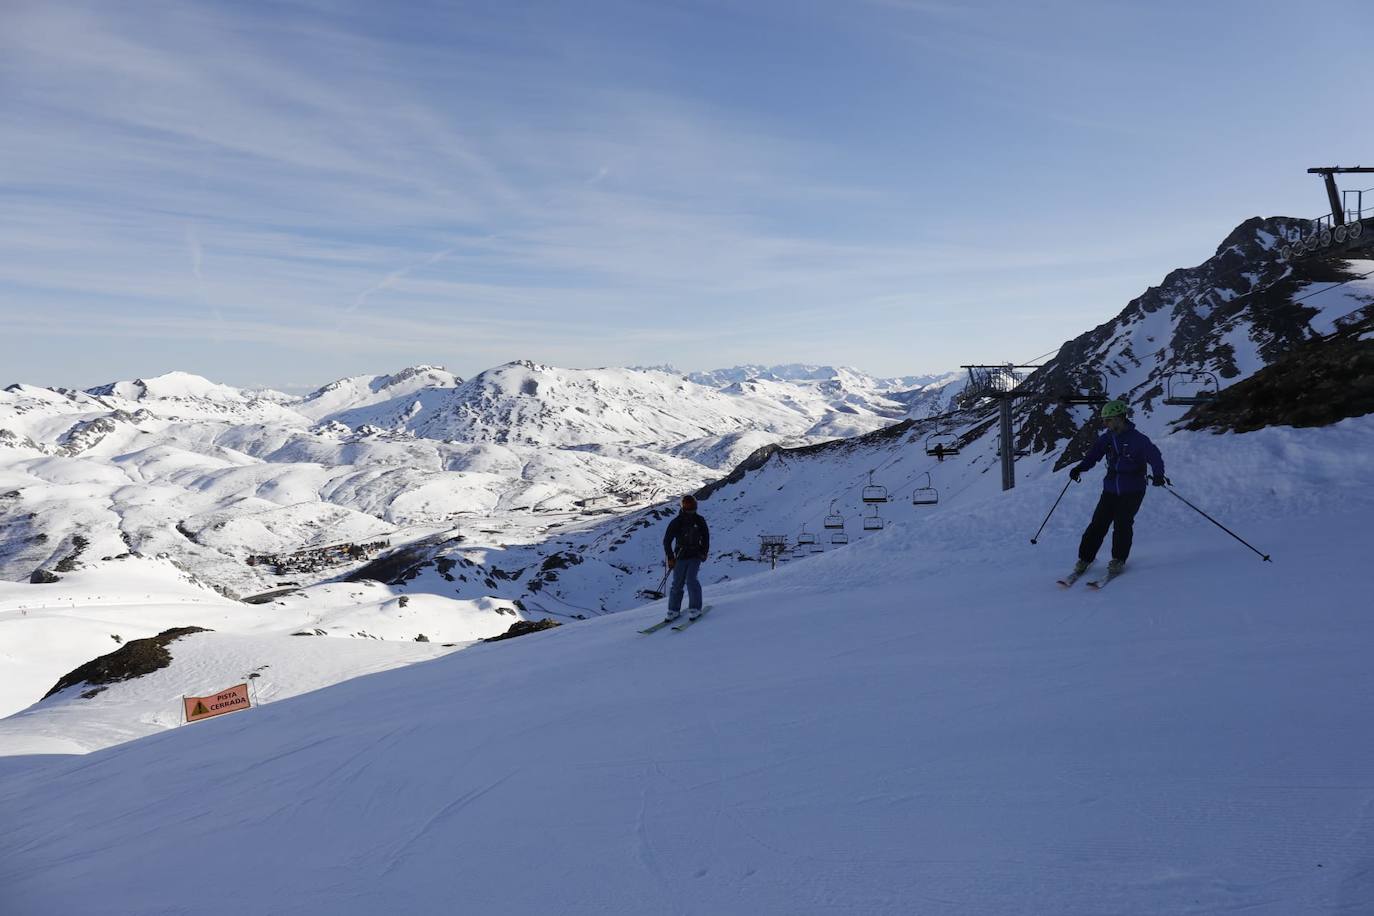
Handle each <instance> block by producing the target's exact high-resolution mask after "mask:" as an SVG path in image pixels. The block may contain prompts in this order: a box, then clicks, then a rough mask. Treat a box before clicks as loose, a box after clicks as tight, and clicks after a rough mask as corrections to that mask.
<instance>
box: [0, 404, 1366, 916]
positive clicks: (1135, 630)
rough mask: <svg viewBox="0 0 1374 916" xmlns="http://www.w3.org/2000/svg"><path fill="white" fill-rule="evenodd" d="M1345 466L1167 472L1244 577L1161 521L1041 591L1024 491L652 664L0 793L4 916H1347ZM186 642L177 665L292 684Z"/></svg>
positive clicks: (622, 620)
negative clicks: (223, 866) (378, 915)
mask: <svg viewBox="0 0 1374 916" xmlns="http://www.w3.org/2000/svg"><path fill="white" fill-rule="evenodd" d="M1371 447H1374V424H1371V422H1370V421H1369V419H1367V418H1365V419H1359V420H1348V421H1345V422H1343V423H1341V424H1339V425H1337V426H1335V427H1331V428H1325V429H1314V430H1286V429H1270V430H1263V431H1260V432H1256V433H1250V434H1246V435H1243V436H1236V435H1224V436H1213V435H1210V434H1206V433H1187V434H1179V435H1176V436H1172V437H1169V441H1168V443H1167V446H1166V457H1167V458H1168V460H1169V461H1170V465H1171V473H1172V474H1173V476H1174V477H1175V479H1176V481H1177V485H1178V487H1179V488H1180V490H1182V491H1183V492H1186V493H1187V494H1189V495H1191V496H1196V497H1197V498H1199V499H1200V500H1202V501H1203V504H1204V505H1205V507H1206V508H1207V509H1208V510H1210V511H1211V512H1213V513H1215V514H1216V515H1217V516H1218V517H1219V518H1222V519H1224V520H1225V521H1226V522H1227V523H1228V524H1229V525H1231V526H1233V527H1234V529H1235V530H1237V531H1239V532H1241V533H1242V534H1244V535H1245V536H1246V537H1247V538H1250V539H1251V540H1252V541H1254V542H1255V543H1257V544H1260V545H1262V546H1263V548H1264V549H1265V551H1266V552H1269V553H1272V555H1273V556H1274V561H1275V562H1274V563H1273V564H1265V563H1261V562H1260V561H1259V559H1258V558H1257V557H1256V556H1255V555H1254V554H1251V553H1249V552H1248V551H1246V550H1245V549H1244V548H1243V547H1241V546H1239V545H1238V544H1236V542H1235V541H1233V540H1231V539H1230V538H1229V537H1227V536H1226V535H1225V534H1223V533H1222V532H1220V531H1218V530H1217V529H1216V528H1214V527H1212V526H1211V525H1210V524H1209V523H1208V522H1206V521H1205V520H1203V519H1201V518H1200V517H1199V516H1197V515H1196V514H1194V513H1193V512H1192V510H1190V509H1188V508H1187V507H1186V506H1183V505H1182V504H1181V503H1180V502H1178V501H1177V500H1175V499H1173V498H1172V497H1170V496H1168V494H1167V493H1164V492H1162V491H1154V492H1152V493H1151V494H1150V496H1149V497H1148V498H1147V501H1146V504H1145V508H1144V509H1143V511H1142V514H1141V517H1140V520H1139V522H1138V524H1137V532H1138V534H1137V546H1136V551H1135V552H1134V554H1133V558H1132V563H1131V569H1130V571H1129V572H1128V574H1127V575H1126V576H1124V577H1123V578H1121V579H1119V580H1118V581H1117V582H1114V583H1113V584H1112V586H1111V587H1110V588H1109V589H1108V590H1107V591H1104V592H1102V593H1099V594H1094V593H1091V592H1088V591H1084V590H1082V589H1081V588H1080V589H1078V590H1075V591H1070V592H1061V591H1060V590H1058V589H1056V588H1055V587H1054V586H1053V577H1054V575H1055V574H1057V573H1059V572H1062V571H1063V569H1064V568H1065V567H1066V565H1067V564H1068V563H1069V562H1071V559H1072V556H1073V553H1074V550H1075V546H1076V541H1077V534H1078V530H1079V527H1080V526H1081V524H1082V522H1083V520H1084V519H1085V518H1086V515H1087V513H1088V512H1089V511H1090V508H1091V503H1092V500H1093V499H1094V498H1095V493H1094V490H1095V487H1094V486H1090V485H1087V484H1085V485H1080V486H1078V487H1073V488H1070V491H1069V493H1068V494H1067V495H1066V497H1065V500H1064V503H1063V504H1062V505H1061V506H1060V508H1059V510H1058V513H1057V515H1056V517H1055V518H1054V519H1053V520H1052V521H1051V524H1050V525H1049V526H1048V528H1047V529H1046V532H1045V533H1044V534H1043V535H1042V536H1041V538H1040V544H1039V546H1037V547H1033V546H1031V545H1030V544H1029V543H1028V542H1027V541H1028V537H1029V534H1030V533H1031V532H1033V531H1034V530H1035V527H1036V525H1037V524H1038V523H1039V521H1040V519H1041V518H1042V517H1043V515H1044V512H1045V511H1046V509H1047V507H1048V506H1049V505H1050V504H1051V503H1052V502H1053V500H1054V497H1055V495H1056V494H1057V492H1058V489H1059V485H1060V481H1061V479H1062V475H1055V474H1051V473H1050V472H1049V468H1048V466H1040V468H1039V469H1038V470H1035V469H1028V473H1027V474H1026V476H1025V478H1024V479H1023V481H1022V484H1021V485H1020V486H1019V487H1018V488H1017V489H1016V490H1015V491H1012V492H1010V493H1006V494H1002V493H998V492H995V491H993V492H987V493H979V494H978V495H970V494H973V493H974V492H975V491H976V489H977V488H974V489H973V490H970V491H969V493H968V494H965V495H964V496H963V497H954V498H951V499H950V500H949V503H950V505H949V506H947V507H946V506H945V504H944V503H942V504H941V507H943V508H945V509H946V511H942V512H939V513H938V514H931V515H925V516H918V515H916V514H915V513H914V511H912V510H911V507H907V509H908V511H907V512H906V513H904V514H902V515H901V516H900V521H898V522H897V523H896V524H893V525H890V526H889V527H888V529H887V530H885V531H883V532H881V533H878V534H876V535H873V536H871V537H870V539H868V540H866V541H862V542H859V543H855V544H852V545H850V546H849V547H848V548H846V549H843V550H836V551H833V552H830V553H828V554H826V555H823V556H820V557H817V558H815V559H812V560H811V561H809V562H806V563H800V564H797V563H794V564H790V565H788V566H785V567H783V568H780V569H779V570H778V571H776V572H772V573H768V572H763V573H760V574H758V575H754V576H750V577H745V578H741V579H737V580H733V581H731V582H728V583H718V584H714V585H713V586H711V589H710V593H709V600H710V601H711V603H712V605H713V611H712V612H711V614H710V615H708V617H707V618H706V619H705V620H704V621H703V622H701V623H700V624H698V625H697V626H696V627H694V628H692V629H690V630H688V631H686V632H685V633H681V634H677V633H673V632H671V631H663V632H661V633H659V634H655V635H654V636H651V637H641V636H638V635H637V634H636V633H635V630H636V629H637V628H638V627H641V626H643V625H644V624H645V623H647V622H649V621H650V620H653V619H655V618H656V616H657V614H658V609H657V608H645V609H643V610H641V611H635V612H631V613H627V614H621V615H614V616H611V617H606V618H600V619H595V620H590V621H586V622H582V623H576V624H572V625H568V626H564V627H562V628H560V629H558V630H554V631H552V632H548V633H542V634H538V635H534V636H529V637H524V638H522V639H519V640H514V641H511V642H506V643H500V644H493V645H490V646H486V645H483V646H479V647H476V648H474V649H469V650H466V651H462V652H457V653H454V654H450V655H446V656H444V657H442V658H439V659H435V660H433V661H430V662H427V663H422V664H417V665H411V666H409V667H406V668H403V669H400V670H395V671H386V672H382V673H379V674H374V675H371V676H369V677H363V678H358V679H355V680H352V681H349V682H348V683H346V684H342V685H339V686H336V687H332V688H329V689H327V690H321V691H317V692H314V693H310V694H306V695H301V696H294V697H290V698H285V697H284V696H283V697H281V698H279V699H276V700H275V701H273V700H272V699H271V698H264V699H265V700H266V701H265V702H264V704H263V705H262V706H261V707H260V708H258V709H255V710H250V711H247V712H243V713H238V714H235V715H232V716H226V717H223V718H220V719H215V720H211V721H209V722H204V723H197V724H194V725H189V726H185V727H183V728H179V729H176V730H174V731H171V732H169V733H166V734H162V735H157V736H153V737H150V738H145V739H143V740H140V741H135V742H133V743H129V744H125V745H122V746H120V747H119V748H115V749H110V750H108V751H101V752H96V753H94V754H90V755H86V756H83V757H80V758H77V759H72V760H70V761H65V760H62V759H59V758H19V759H13V760H11V761H10V762H9V763H8V764H6V766H5V779H3V780H0V819H3V821H4V822H5V823H6V824H7V829H6V831H4V832H3V834H0V886H3V887H4V888H5V889H6V894H7V896H6V903H7V912H12V913H14V914H15V916H27V914H39V913H42V914H47V913H52V912H95V911H98V912H103V913H110V914H121V913H129V914H133V913H147V912H159V911H165V912H178V911H187V912H197V913H204V914H218V913H225V914H228V913H234V914H237V913H242V912H247V911H260V912H286V911H289V912H296V913H304V914H309V913H330V914H349V913H374V912H378V911H379V910H387V911H392V910H403V911H407V912H435V911H447V910H449V909H452V908H454V907H460V908H462V909H465V910H469V909H470V910H471V911H473V912H509V913H544V912H588V913H590V912H596V913H602V914H612V916H614V914H635V916H638V914H643V913H659V912H707V913H735V912H750V913H760V914H795V913H818V912H831V911H839V912H845V913H852V914H859V916H863V914H898V913H901V914H906V913H922V912H938V913H957V914H1003V913H1011V912H1026V911H1027V907H1028V906H1030V907H1031V910H1032V911H1036V912H1053V913H1056V914H1068V916H1073V914H1079V916H1089V914H1101V913H1112V914H1123V916H1125V914H1142V916H1144V914H1151V916H1152V914H1157V913H1180V914H1183V913H1208V912H1223V911H1225V912H1231V911H1245V912H1250V913H1258V914H1266V916H1288V914H1301V913H1335V912H1360V911H1361V910H1362V908H1363V907H1365V905H1366V904H1367V902H1368V901H1369V900H1371V899H1374V881H1372V880H1371V875H1372V874H1374V872H1371V870H1370V867H1369V865H1370V858H1369V857H1370V849H1371V848H1374V847H1371V843H1374V813H1372V812H1374V790H1371V789H1370V788H1369V786H1368V778H1367V774H1368V773H1369V772H1371V770H1374V737H1371V734H1370V732H1369V730H1368V729H1367V728H1364V727H1363V725H1362V723H1363V717H1364V700H1365V698H1366V697H1368V696H1369V695H1370V694H1371V692H1372V691H1374V670H1371V668H1370V666H1369V665H1368V664H1367V658H1366V655H1367V652H1366V648H1365V647H1366V646H1367V645H1368V644H1369V642H1370V640H1371V638H1374V619H1372V618H1370V617H1369V615H1368V614H1367V613H1365V612H1364V605H1365V603H1366V602H1365V601H1364V600H1363V598H1364V594H1363V592H1364V585H1363V582H1362V581H1361V580H1360V579H1359V578H1358V577H1354V576H1351V575H1349V570H1350V569H1352V568H1359V565H1360V563H1361V562H1362V559H1363V556H1362V555H1363V552H1364V544H1365V541H1366V539H1365V538H1364V537H1363V536H1362V532H1363V531H1364V529H1365V527H1366V520H1367V517H1368V514H1369V512H1370V511H1371V509H1374V504H1372V503H1371V499H1374V498H1372V497H1371V496H1370V494H1369V493H1368V491H1365V490H1361V489H1358V488H1355V489H1351V488H1348V487H1344V486H1341V482H1342V481H1346V480H1348V479H1349V477H1350V475H1351V473H1352V471H1353V466H1352V462H1355V461H1358V460H1359V459H1358V457H1357V456H1360V455H1364V454H1368V453H1369V450H1370V449H1371ZM725 493H726V491H725V490H721V491H718V492H717V494H716V495H715V496H714V497H713V500H714V499H719V498H721V497H723V496H724V495H725ZM894 517H895V516H894ZM1294 608H1301V609H1302V613H1300V614H1299V613H1294ZM300 642H301V643H302V653H304V652H305V651H306V650H307V649H312V650H313V648H314V647H313V646H306V645H305V644H306V643H308V642H309V641H308V640H300ZM211 643H212V641H211V640H210V639H209V638H208V637H205V636H201V637H193V638H187V639H185V640H183V641H180V642H178V643H174V644H173V647H172V648H173V650H174V651H175V653H176V655H177V657H178V659H181V660H184V661H185V662H186V663H187V664H190V665H196V666H199V665H206V664H210V663H211V662H210V660H211V658H212V657H213V656H214V655H215V654H216V653H218V654H219V657H220V658H221V659H222V670H223V671H226V672H227V671H231V670H232V671H234V672H235V673H236V676H237V675H240V674H242V673H243V672H244V671H245V670H252V669H256V668H257V667H259V666H260V665H261V664H262V662H263V660H265V659H269V658H270V659H271V661H270V664H271V666H272V668H275V667H276V666H278V665H282V666H285V667H289V666H291V665H299V666H301V667H302V668H304V667H308V666H309V665H310V664H311V661H310V659H309V658H308V657H307V656H305V655H304V654H302V655H301V656H299V657H287V656H270V655H269V654H267V649H266V647H263V648H259V647H257V646H255V645H254V644H253V643H252V640H248V639H242V640H238V641H233V642H225V643H224V644H223V645H221V646H220V647H219V648H217V649H216V648H214V647H213V646H212V644H211ZM174 667H175V664H174ZM269 670H270V669H269ZM215 673H216V674H219V673H221V672H220V671H219V670H217V671H216V672H215ZM216 686H224V685H221V684H217V685H216ZM182 689H184V688H183V687H182V686H181V684H180V683H171V682H165V683H164V682H153V681H149V682H148V683H147V684H140V683H139V682H131V683H130V684H129V685H127V691H128V693H127V694H125V696H126V697H132V696H133V695H134V693H135V692H138V693H141V694H142V695H143V696H144V697H147V698H156V697H160V698H161V700H162V701H163V702H164V704H165V705H168V706H171V708H173V709H175V705H174V704H175V702H176V700H177V696H176V693H177V692H178V691H180V690H182ZM117 691H119V688H118V687H117V686H116V687H111V688H110V689H109V690H107V691H106V692H105V693H104V694H101V695H100V696H101V697H108V702H109V705H108V706H107V707H103V712H107V713H108V714H109V715H111V716H112V717H114V716H116V715H125V713H118V712H117V710H118V709H120V708H121V702H122V701H121V700H120V693H119V692H117ZM97 699H99V698H97ZM47 704H50V706H51V708H52V710H53V711H54V714H55V713H56V712H57V711H58V710H61V709H64V708H69V707H70V706H71V705H73V704H74V701H73V700H71V699H70V698H69V697H65V696H59V697H54V698H53V699H52V700H49V701H47ZM41 708H42V707H41V706H40V709H41ZM91 708H92V709H97V708H98V707H91ZM37 713H38V710H35V711H34V713H33V715H35V716H36V715H37ZM97 719H98V715H96V714H92V715H91V716H90V717H89V718H88V720H87V722H88V723H92V722H95V721H96V720H97ZM50 721H52V720H50ZM436 762H439V763H437V764H436ZM73 824H79V825H82V826H81V828H80V829H70V825H73ZM226 848H228V849H233V850H235V853H234V859H233V865H234V868H233V870H232V873H231V872H229V871H226V870H210V869H205V868H200V869H179V868H170V867H168V863H174V862H185V861H192V862H205V861H209V860H210V859H211V858H212V857H214V856H216V855H219V854H221V853H222V851H223V850H224V849H226ZM247 875H251V880H247V879H245V876H247Z"/></svg>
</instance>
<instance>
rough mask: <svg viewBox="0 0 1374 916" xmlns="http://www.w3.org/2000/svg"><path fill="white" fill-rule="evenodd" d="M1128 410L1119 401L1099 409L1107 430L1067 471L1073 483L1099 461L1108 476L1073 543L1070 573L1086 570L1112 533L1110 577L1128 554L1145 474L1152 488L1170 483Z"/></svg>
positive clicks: (1161, 461)
mask: <svg viewBox="0 0 1374 916" xmlns="http://www.w3.org/2000/svg"><path fill="white" fill-rule="evenodd" d="M1129 412H1130V409H1129V408H1128V407H1127V406H1126V403H1125V402H1124V401H1108V402H1107V403H1106V404H1103V405H1102V414H1101V416H1102V422H1103V424H1104V425H1106V427H1107V431H1106V432H1104V433H1103V434H1102V435H1100V436H1098V437H1097V441H1096V442H1094V443H1093V447H1092V448H1090V449H1089V450H1088V454H1086V455H1084V456H1083V460H1082V461H1080V462H1078V464H1077V465H1075V466H1074V467H1073V468H1072V469H1071V470H1070V471H1069V476H1070V477H1072V478H1073V479H1074V480H1075V481H1077V480H1078V479H1079V478H1080V477H1081V476H1082V474H1083V473H1084V472H1085V471H1087V470H1089V469H1090V468H1091V467H1092V466H1093V465H1095V464H1097V462H1098V461H1100V460H1101V459H1102V458H1103V457H1106V459H1107V475H1106V476H1105V477H1104V478H1103V479H1102V497H1101V498H1100V499H1099V500H1098V501H1097V509H1096V510H1095V511H1094V512H1093V518H1092V521H1091V522H1089V523H1088V527H1087V529H1086V530H1085V531H1084V532H1083V539H1082V540H1081V541H1080V542H1079V544H1078V562H1077V563H1076V564H1075V565H1074V569H1073V571H1074V574H1075V575H1079V574H1081V573H1082V572H1083V571H1084V570H1086V569H1087V568H1088V567H1089V566H1090V565H1091V564H1092V561H1093V560H1094V558H1096V557H1097V551H1098V548H1100V547H1101V546H1102V540H1103V539H1104V538H1105V537H1106V536H1107V529H1108V528H1111V529H1112V560H1111V562H1110V563H1109V564H1108V565H1107V571H1108V572H1109V573H1112V574H1115V573H1119V572H1121V570H1122V568H1123V567H1125V565H1126V558H1127V557H1128V556H1130V554H1131V537H1132V535H1133V534H1134V526H1135V514H1136V512H1138V511H1139V510H1140V504H1141V503H1142V502H1144V501H1145V471H1146V468H1147V466H1148V469H1149V470H1150V471H1152V472H1153V474H1152V476H1151V478H1150V480H1151V483H1153V484H1154V485H1155V486H1157V487H1162V486H1164V485H1165V484H1166V483H1168V482H1169V478H1167V477H1165V476H1164V457H1163V456H1162V455H1160V453H1159V449H1158V448H1156V447H1155V444H1154V443H1153V442H1151V441H1150V439H1149V437H1148V436H1146V435H1145V434H1144V433H1142V432H1141V431H1140V430H1138V429H1136V428H1135V424H1133V423H1132V422H1131V421H1130V420H1129V419H1127V414H1128V413H1129Z"/></svg>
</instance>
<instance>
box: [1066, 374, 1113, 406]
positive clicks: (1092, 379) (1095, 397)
mask: <svg viewBox="0 0 1374 916" xmlns="http://www.w3.org/2000/svg"><path fill="white" fill-rule="evenodd" d="M1078 374H1079V379H1078V381H1077V382H1076V383H1075V384H1074V388H1073V390H1071V391H1066V392H1062V393H1061V394H1060V395H1059V403H1061V404H1063V405H1065V406H1071V405H1076V404H1105V403H1107V402H1108V401H1110V400H1111V396H1110V395H1109V394H1107V377H1106V376H1105V375H1104V374H1103V373H1101V372H1099V371H1097V370H1096V369H1084V370H1082V371H1080V372H1079V373H1078Z"/></svg>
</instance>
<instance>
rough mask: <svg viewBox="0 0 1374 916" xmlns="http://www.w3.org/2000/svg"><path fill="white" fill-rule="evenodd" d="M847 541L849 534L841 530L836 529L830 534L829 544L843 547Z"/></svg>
mask: <svg viewBox="0 0 1374 916" xmlns="http://www.w3.org/2000/svg"><path fill="white" fill-rule="evenodd" d="M848 543H849V535H847V534H845V533H844V532H843V531H836V532H834V533H833V534H831V535H830V545H831V546H832V547H843V546H844V545H845V544H848Z"/></svg>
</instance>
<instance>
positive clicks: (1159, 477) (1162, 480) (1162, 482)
mask: <svg viewBox="0 0 1374 916" xmlns="http://www.w3.org/2000/svg"><path fill="white" fill-rule="evenodd" d="M1150 483H1152V484H1154V485H1155V486H1157V487H1162V486H1166V485H1167V484H1168V483H1169V478H1167V477H1165V476H1164V475H1163V474H1156V475H1154V476H1153V477H1151V478H1150Z"/></svg>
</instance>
